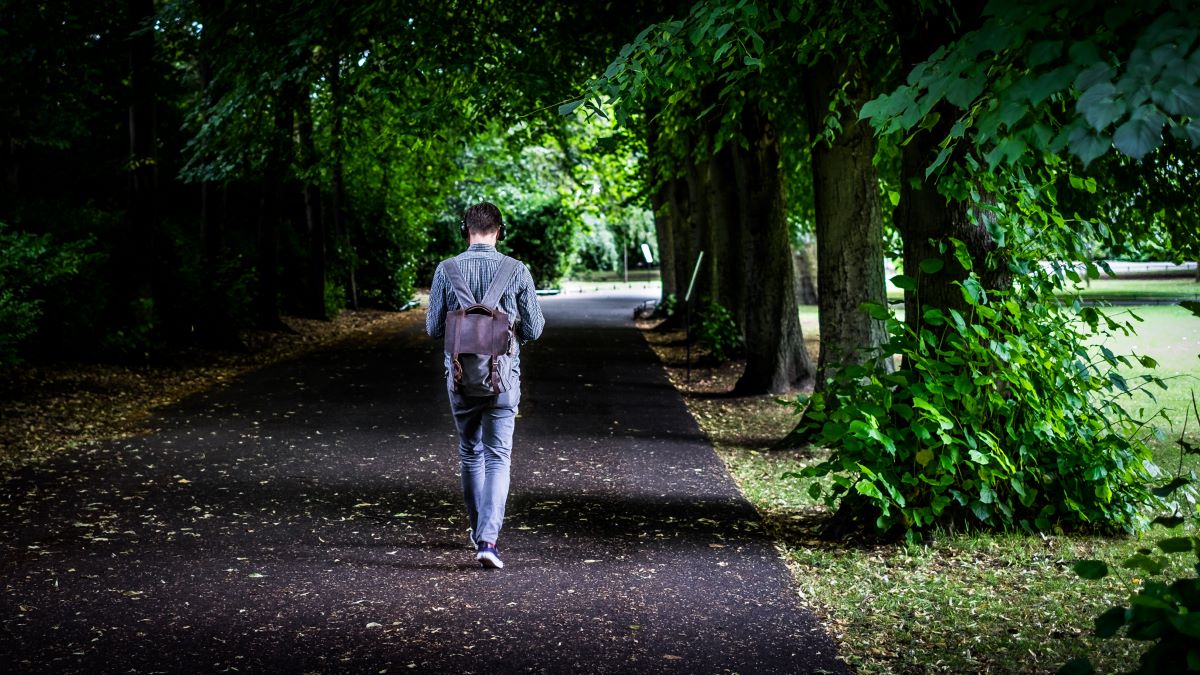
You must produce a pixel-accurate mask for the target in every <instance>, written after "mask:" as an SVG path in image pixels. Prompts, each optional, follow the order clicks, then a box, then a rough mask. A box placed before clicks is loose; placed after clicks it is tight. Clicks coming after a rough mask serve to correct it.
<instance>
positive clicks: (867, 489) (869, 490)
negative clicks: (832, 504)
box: [854, 480, 884, 501]
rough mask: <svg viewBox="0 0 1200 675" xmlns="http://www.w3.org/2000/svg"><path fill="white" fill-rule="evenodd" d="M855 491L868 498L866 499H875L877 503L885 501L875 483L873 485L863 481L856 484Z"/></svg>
mask: <svg viewBox="0 0 1200 675" xmlns="http://www.w3.org/2000/svg"><path fill="white" fill-rule="evenodd" d="M854 489H855V490H856V491H857V492H858V493H859V494H861V495H863V496H866V497H870V498H871V499H875V500H877V501H883V500H884V499H883V493H882V492H880V491H879V488H878V487H876V486H875V484H874V483H871V482H869V481H865V480H861V481H859V482H858V483H855V485H854Z"/></svg>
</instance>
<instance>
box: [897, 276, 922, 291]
mask: <svg viewBox="0 0 1200 675" xmlns="http://www.w3.org/2000/svg"><path fill="white" fill-rule="evenodd" d="M891 281H892V285H893V286H895V287H896V288H899V289H902V290H905V291H915V290H917V280H916V279H914V278H912V277H910V276H907V275H904V274H897V275H896V276H894V277H892V279H891Z"/></svg>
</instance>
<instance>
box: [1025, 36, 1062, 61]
mask: <svg viewBox="0 0 1200 675" xmlns="http://www.w3.org/2000/svg"><path fill="white" fill-rule="evenodd" d="M1062 50H1063V43H1062V42H1061V41H1059V40H1054V41H1049V42H1038V43H1037V44H1035V45H1033V48H1032V49H1030V50H1029V60H1028V61H1027V63H1028V64H1029V67H1030V68H1037V67H1038V66H1040V65H1042V64H1045V63H1049V62H1051V61H1054V60H1055V59H1057V58H1058V57H1059V56H1060V55H1062Z"/></svg>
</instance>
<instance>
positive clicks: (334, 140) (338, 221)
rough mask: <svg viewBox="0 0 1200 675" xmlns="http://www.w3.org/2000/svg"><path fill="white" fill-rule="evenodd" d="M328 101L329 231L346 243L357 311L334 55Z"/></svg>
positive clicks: (339, 79)
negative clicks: (331, 219)
mask: <svg viewBox="0 0 1200 675" xmlns="http://www.w3.org/2000/svg"><path fill="white" fill-rule="evenodd" d="M329 62H330V67H329V98H330V103H331V110H332V115H333V122H332V124H331V125H330V137H329V138H330V140H329V154H330V160H331V167H332V170H331V173H332V183H333V185H332V194H331V195H330V201H331V204H330V207H331V208H330V212H331V213H332V216H333V232H334V236H336V237H339V238H340V239H342V240H343V241H344V242H345V243H346V255H347V261H346V262H347V266H348V268H349V274H348V276H347V279H346V281H347V283H348V285H349V291H350V306H351V307H353V308H354V309H358V280H357V279H356V278H355V265H356V256H355V252H354V239H353V237H352V236H351V233H350V231H349V227H348V223H347V221H346V212H345V205H346V179H345V167H344V157H343V156H342V147H343V143H344V140H345V138H344V134H345V126H346V125H345V116H344V115H343V109H344V106H345V101H344V98H345V97H344V93H343V92H342V59H341V56H340V55H338V54H335V55H334V56H333V58H331V59H330V60H329Z"/></svg>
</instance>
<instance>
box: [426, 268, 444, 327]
mask: <svg viewBox="0 0 1200 675" xmlns="http://www.w3.org/2000/svg"><path fill="white" fill-rule="evenodd" d="M425 332H426V333H429V337H435V338H438V337H442V336H443V335H445V334H446V273H445V272H443V271H442V266H441V265H438V268H437V271H436V272H434V273H433V285H432V286H430V288H429V311H428V312H427V313H426V314H425Z"/></svg>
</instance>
